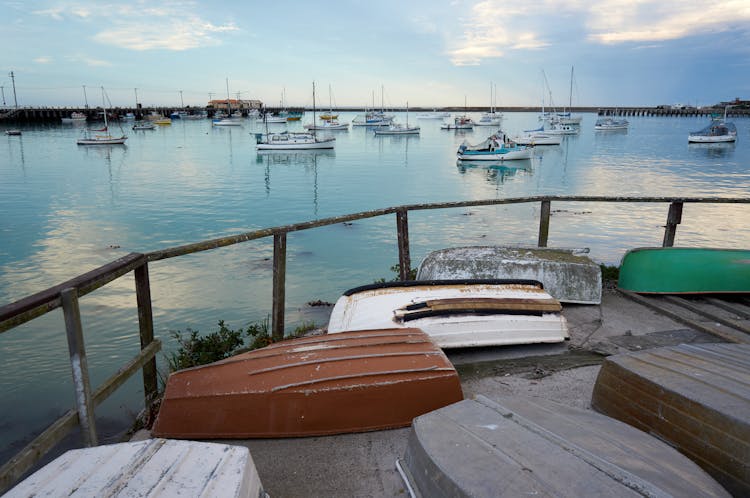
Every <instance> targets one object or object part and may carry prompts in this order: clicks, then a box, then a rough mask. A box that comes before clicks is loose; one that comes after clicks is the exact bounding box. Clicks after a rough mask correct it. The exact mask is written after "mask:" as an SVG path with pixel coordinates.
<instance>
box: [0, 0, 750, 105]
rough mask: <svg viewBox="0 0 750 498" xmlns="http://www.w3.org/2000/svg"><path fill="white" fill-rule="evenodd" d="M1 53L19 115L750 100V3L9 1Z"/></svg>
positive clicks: (2, 18)
mask: <svg viewBox="0 0 750 498" xmlns="http://www.w3.org/2000/svg"><path fill="white" fill-rule="evenodd" d="M0 46H2V47H4V49H3V50H2V51H1V52H0V86H2V93H3V95H4V99H5V104H6V105H13V104H14V101H13V90H12V84H13V81H12V80H11V77H10V73H11V72H13V74H14V79H15V87H16V96H17V100H18V105H21V106H24V105H26V106H80V105H83V104H84V100H85V101H88V102H89V103H90V104H91V105H98V104H99V103H100V102H101V101H102V92H101V90H100V87H104V89H105V91H106V95H107V97H108V99H109V100H108V104H109V103H111V104H112V105H114V106H118V105H120V106H125V105H129V106H132V105H133V104H134V103H135V99H136V95H137V98H138V101H139V102H141V103H143V104H144V105H146V106H153V105H164V106H177V105H180V104H181V103H184V104H185V105H193V106H204V105H205V104H206V103H207V101H208V100H209V98H226V96H227V93H229V94H230V95H231V97H232V98H236V97H237V95H238V94H239V96H240V98H242V99H259V100H261V101H263V102H264V103H265V104H266V105H269V106H274V105H279V104H280V103H281V101H282V98H283V100H284V103H285V104H286V105H289V106H310V105H311V104H312V86H313V82H315V85H316V88H317V90H316V93H317V97H316V104H317V105H322V106H327V105H328V103H329V95H330V101H331V102H332V103H333V104H334V105H338V106H368V105H372V103H373V101H374V102H375V104H376V105H377V106H380V105H381V103H382V104H384V105H385V106H386V107H402V106H405V105H406V104H407V102H408V104H409V105H410V106H412V107H420V106H421V107H441V106H463V105H464V104H466V105H469V106H488V105H490V103H491V98H492V99H493V100H494V101H495V103H496V104H497V105H500V106H538V105H540V104H541V101H542V97H543V96H544V98H545V101H546V102H547V105H549V102H550V98H551V100H552V103H553V104H554V105H555V106H563V105H565V104H567V103H568V102H569V101H570V100H572V104H573V105H574V106H575V105H580V106H593V107H599V106H602V107H603V106H653V105H660V104H675V103H682V104H687V105H696V106H701V105H710V104H714V103H718V102H721V101H728V100H733V99H734V98H737V97H739V98H741V99H750V0H713V1H712V0H704V1H693V0H656V1H652V0H597V1H581V0H524V1H514V2H510V1H498V0H485V1H470V0H454V1H440V0H430V1H425V0H362V1H358V0H339V1H328V0H317V1H314V2H311V1H290V0H276V1H264V2H259V1H254V0H246V1H240V0H238V1H226V0H214V1H210V2H209V1H183V0H174V1H164V2H161V1H158V0H149V1H141V0H135V1H133V0H130V1H128V0H120V1H119V2H107V1H98V0H97V1H92V0H88V1H68V0H49V1H47V0H41V1H34V0H28V1H26V0H23V1H22V0H0ZM571 69H572V70H573V71H572V72H573V78H572V82H573V84H572V88H573V90H572V92H571ZM84 87H85V89H84ZM227 87H228V89H229V92H227ZM329 88H330V92H329ZM571 93H572V97H571ZM491 95H492V97H491Z"/></svg>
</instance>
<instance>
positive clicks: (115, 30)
mask: <svg viewBox="0 0 750 498" xmlns="http://www.w3.org/2000/svg"><path fill="white" fill-rule="evenodd" d="M195 10H196V3H195V2H191V1H167V2H164V3H161V4H158V5H152V4H151V3H150V2H147V1H144V0H140V1H137V2H135V3H132V2H130V3H113V4H97V6H96V9H92V8H91V7H89V5H88V4H83V3H75V2H68V3H63V4H58V5H57V6H55V7H53V8H49V9H44V10H37V11H35V12H34V14H36V15H40V16H47V17H51V18H52V19H55V20H58V21H71V20H76V21H82V22H86V23H91V25H92V26H106V29H104V30H102V31H99V32H97V33H96V34H94V36H93V39H94V40H95V41H97V42H99V43H103V44H106V45H113V46H116V47H120V48H125V49H129V50H139V51H142V50H176V51H181V50H188V49H192V48H198V47H204V46H213V45H219V44H220V43H221V40H220V38H219V35H220V34H224V33H229V32H233V31H238V28H237V26H235V25H234V24H233V23H231V22H230V23H225V24H216V23H213V22H211V21H208V20H205V19H203V18H202V17H200V16H199V15H197V14H195V13H194V11H195Z"/></svg>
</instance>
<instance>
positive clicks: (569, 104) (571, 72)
mask: <svg viewBox="0 0 750 498" xmlns="http://www.w3.org/2000/svg"><path fill="white" fill-rule="evenodd" d="M572 108H573V66H570V96H569V97H568V112H570V111H571V109H572Z"/></svg>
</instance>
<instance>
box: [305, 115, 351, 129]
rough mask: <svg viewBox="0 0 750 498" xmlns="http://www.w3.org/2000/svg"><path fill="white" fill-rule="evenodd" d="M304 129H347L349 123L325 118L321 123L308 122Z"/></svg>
mask: <svg viewBox="0 0 750 498" xmlns="http://www.w3.org/2000/svg"><path fill="white" fill-rule="evenodd" d="M305 129H306V130H318V131H321V130H348V129H349V123H339V121H338V120H337V119H335V118H333V119H326V120H325V121H323V123H322V124H316V123H309V124H306V125H305Z"/></svg>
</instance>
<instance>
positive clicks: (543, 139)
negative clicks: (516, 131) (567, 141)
mask: <svg viewBox="0 0 750 498" xmlns="http://www.w3.org/2000/svg"><path fill="white" fill-rule="evenodd" d="M511 140H512V141H514V142H515V143H517V144H519V145H533V146H537V145H560V144H561V143H562V136H561V135H550V134H547V133H545V132H544V127H543V126H542V127H539V128H537V129H534V130H526V131H525V132H524V133H523V134H521V135H516V136H514V137H511Z"/></svg>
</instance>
